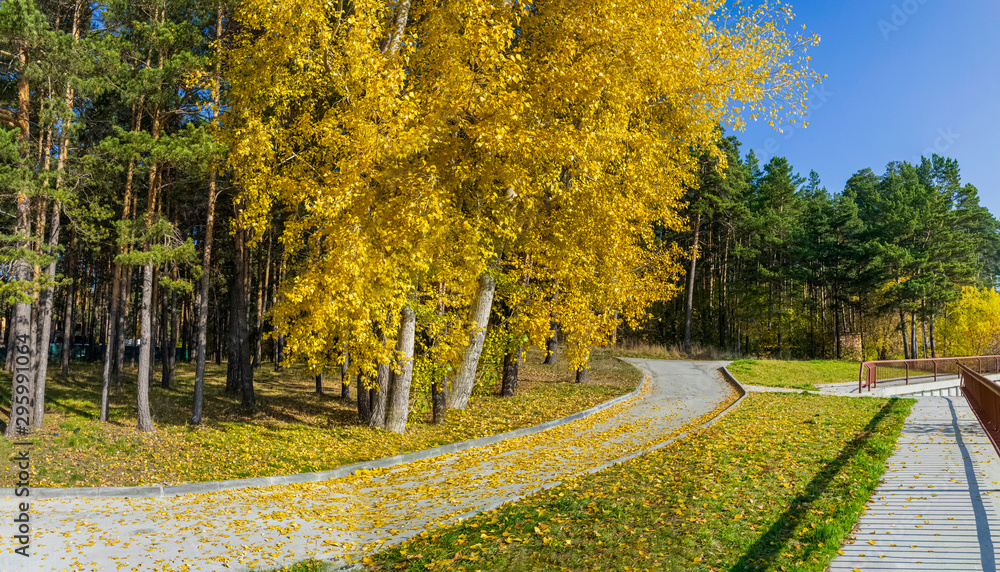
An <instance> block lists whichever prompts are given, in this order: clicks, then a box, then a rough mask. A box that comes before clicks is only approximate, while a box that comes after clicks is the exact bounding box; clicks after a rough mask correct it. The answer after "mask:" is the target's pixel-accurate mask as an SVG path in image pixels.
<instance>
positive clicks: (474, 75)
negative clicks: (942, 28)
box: [224, 0, 818, 367]
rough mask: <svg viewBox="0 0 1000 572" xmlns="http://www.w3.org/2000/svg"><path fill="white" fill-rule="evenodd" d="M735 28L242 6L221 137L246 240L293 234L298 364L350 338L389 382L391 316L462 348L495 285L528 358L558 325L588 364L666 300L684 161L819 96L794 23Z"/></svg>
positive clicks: (603, 6) (613, 11) (358, 7)
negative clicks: (516, 288) (510, 287)
mask: <svg viewBox="0 0 1000 572" xmlns="http://www.w3.org/2000/svg"><path fill="white" fill-rule="evenodd" d="M342 9H343V10H344V11H341V10H342ZM405 9H409V13H402V12H400V11H401V10H405ZM725 10H726V9H724V8H723V3H722V2H721V1H720V0H669V1H665V2H652V1H646V0H627V1H626V2H624V3H623V2H621V1H620V0H614V1H612V0H596V1H592V2H546V3H541V4H539V3H523V2H508V1H501V0H492V1H490V0H454V1H451V2H447V3H437V2H430V1H427V0H413V1H412V2H394V3H386V2H379V1H375V0H356V1H355V2H352V3H349V4H343V3H334V2H326V1H319V0H309V1H306V2H301V1H295V2H292V1H290V0H279V1H273V0H247V1H245V2H242V3H241V4H240V9H239V12H238V14H237V19H238V20H239V22H240V24H239V28H238V29H239V32H238V33H237V34H235V35H234V37H233V42H232V45H231V49H230V50H229V52H228V54H227V56H226V57H227V61H228V70H229V71H228V75H227V78H228V81H229V83H230V86H231V89H230V95H231V98H232V100H231V102H230V106H229V113H228V114H227V116H226V118H225V120H224V121H225V125H226V130H227V135H226V139H227V141H228V143H229V145H230V148H231V150H232V151H231V154H230V158H231V166H232V168H233V170H234V172H235V174H236V176H237V180H238V181H239V184H240V186H241V188H242V189H243V196H244V198H245V199H246V204H247V219H246V223H247V224H248V225H250V226H252V227H253V228H254V229H256V231H257V236H261V235H262V234H263V231H264V229H265V228H266V227H267V225H268V224H269V221H270V220H271V219H270V215H271V210H272V208H273V207H280V208H283V209H285V210H286V212H287V213H288V216H289V217H290V219H291V220H290V221H289V222H288V223H287V224H286V226H285V228H284V232H283V235H282V241H283V243H284V245H285V248H286V253H287V260H288V262H289V264H290V268H289V272H290V274H289V280H287V281H286V284H287V285H286V286H285V287H284V289H283V295H282V299H281V302H280V303H279V304H278V305H277V306H276V308H275V319H276V323H277V324H278V327H279V329H280V330H281V331H284V332H286V333H288V334H289V338H288V344H289V345H288V350H289V352H290V353H291V354H293V355H298V356H299V357H301V358H303V359H308V360H310V363H312V364H318V363H324V362H328V361H330V359H331V356H336V355H339V353H340V351H341V349H342V347H341V346H340V345H339V344H342V343H343V342H344V341H345V340H346V341H348V343H349V344H350V350H351V351H352V352H353V353H354V354H355V355H357V356H358V357H359V358H360V359H359V360H358V361H357V362H356V363H358V364H363V365H364V366H365V367H370V364H372V363H373V362H374V361H375V360H378V361H383V362H385V361H387V360H388V359H389V358H390V357H391V356H390V351H389V350H388V349H387V348H391V347H393V343H392V340H391V339H390V340H389V341H387V342H385V343H383V342H382V341H381V339H380V334H379V331H376V330H380V331H381V332H385V333H387V334H388V335H389V337H390V338H392V337H393V335H394V333H393V332H394V330H395V326H396V321H395V320H396V319H397V317H398V315H399V311H398V310H399V308H401V307H402V306H403V305H404V304H414V305H423V306H425V307H426V309H427V311H426V312H424V313H423V314H424V315H429V314H430V313H431V312H433V311H437V310H438V309H439V308H440V307H442V305H443V307H444V308H445V309H446V312H447V314H448V315H449V316H452V318H450V319H451V320H452V327H449V328H448V331H456V330H462V329H463V328H462V327H461V326H467V324H462V321H463V320H464V316H465V315H466V308H467V307H468V305H469V303H470V299H471V297H472V295H473V292H474V288H475V283H476V277H477V276H478V275H479V274H480V273H482V272H484V271H490V272H492V273H494V274H499V273H508V274H510V275H511V276H512V277H515V278H516V279H514V280H513V281H514V282H517V283H521V284H524V285H525V287H524V291H523V292H519V293H514V294H513V296H514V299H512V300H511V301H510V303H511V307H517V308H518V309H519V318H518V319H519V320H520V322H519V324H518V328H519V329H521V330H522V331H525V332H526V333H527V334H528V335H529V337H530V339H531V341H532V342H533V343H537V344H541V343H543V342H544V340H545V338H546V337H548V333H549V332H548V325H549V321H550V319H551V318H552V316H553V315H554V316H555V318H556V321H557V322H560V323H561V324H563V325H564V326H566V329H565V330H564V331H565V332H566V334H567V337H568V339H569V342H570V345H571V348H570V350H569V354H568V355H569V356H570V357H571V361H572V365H577V364H579V363H582V362H583V361H584V360H585V359H586V355H587V349H588V348H589V347H591V346H593V345H595V344H596V343H599V342H600V341H601V340H603V339H605V338H607V337H608V336H609V334H610V332H612V331H613V328H614V326H615V323H616V321H617V317H615V313H616V312H619V314H620V315H621V316H624V317H627V318H637V317H639V316H641V315H642V314H643V313H644V311H645V309H646V307H647V306H648V304H649V303H650V302H651V301H653V300H657V299H668V298H669V297H671V296H672V295H674V294H675V293H676V291H677V288H676V287H675V286H674V285H673V282H674V278H675V277H676V276H677V274H678V273H679V272H680V267H679V265H678V260H679V257H680V252H679V251H678V250H677V249H675V248H673V247H672V246H671V245H669V244H663V243H662V240H661V237H660V236H659V235H658V234H657V233H656V231H655V229H656V228H678V225H679V224H680V220H679V218H678V215H677V211H678V209H679V208H680V206H681V205H680V198H681V196H682V194H683V190H684V188H685V185H686V184H688V183H690V182H691V180H692V175H693V169H694V168H695V167H696V162H695V161H694V160H693V158H692V154H691V151H692V150H693V149H694V150H696V149H699V148H711V147H712V146H713V142H714V140H715V137H716V126H717V125H718V124H719V123H725V124H730V125H736V126H738V125H739V122H740V120H739V112H741V111H742V110H743V108H744V107H745V108H747V109H749V110H752V111H754V112H760V113H764V114H765V115H767V116H768V117H775V118H777V117H780V116H783V115H785V114H786V113H787V112H788V111H789V109H787V108H785V107H784V105H785V102H793V103H798V104H801V102H802V101H803V100H804V95H805V93H806V89H807V88H808V87H809V86H810V85H811V84H812V83H813V82H815V81H817V80H818V78H817V77H816V75H815V74H814V73H813V72H811V71H810V70H809V68H808V65H807V64H805V61H804V60H801V59H796V58H797V57H798V55H797V52H795V51H794V50H795V49H797V47H798V46H802V45H805V44H809V43H811V42H812V41H813V40H814V39H810V38H807V39H800V38H791V37H789V36H787V35H786V33H785V32H784V31H783V24H781V23H780V22H777V21H779V20H786V19H787V18H789V17H790V15H791V14H790V12H789V11H788V10H787V9H786V7H785V6H784V5H782V4H775V5H770V4H769V3H767V2H765V3H764V4H763V5H761V6H760V7H758V8H755V9H753V10H748V11H736V12H733V13H731V14H730V13H728V12H726V11H725ZM390 22H391V24H390ZM786 23H787V22H786ZM397 24H403V25H402V26H399V25H397ZM400 31H401V35H397V32H400ZM397 43H398V46H399V49H398V51H394V50H393V49H391V46H394V45H397ZM417 313H418V315H420V314H421V312H420V311H418V312H417ZM387 316H388V318H387ZM373 325H380V326H381V327H380V328H374V327H373ZM420 328H422V326H421V325H420V324H418V329H420ZM454 343H458V344H461V343H463V341H462V339H461V337H459V338H457V339H456V340H455V342H454ZM439 353H440V357H439V359H440V360H442V361H448V360H454V356H455V355H456V353H455V352H448V351H442V352H439Z"/></svg>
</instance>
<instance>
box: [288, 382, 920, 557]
mask: <svg viewBox="0 0 1000 572" xmlns="http://www.w3.org/2000/svg"><path fill="white" fill-rule="evenodd" d="M912 403H913V401H912V400H882V399H874V398H837V397H822V396H816V395H799V394H751V395H749V396H748V397H747V398H746V399H745V400H744V401H743V403H742V404H741V405H740V406H739V407H737V408H736V410H734V412H733V413H732V414H730V415H729V416H727V417H725V418H723V419H722V420H721V421H720V422H719V423H718V424H716V425H714V426H713V427H712V428H710V429H709V430H707V431H705V432H702V433H700V434H698V435H696V436H694V437H692V438H689V439H685V440H682V441H680V442H677V443H674V444H672V445H670V446H668V447H666V448H664V449H662V450H661V451H659V452H656V453H653V454H649V455H646V456H643V457H640V458H638V459H636V460H634V461H630V462H628V463H626V464H624V465H620V466H616V467H613V468H611V469H608V470H605V471H603V472H600V473H597V474H595V475H589V476H585V477H581V478H579V479H576V480H573V481H571V482H568V483H567V484H565V485H562V486H559V487H556V488H554V489H551V490H549V491H546V492H543V493H540V494H537V495H534V496H531V497H528V498H526V499H524V500H522V501H519V502H516V503H512V504H508V505H505V506H503V507H501V508H500V509H497V510H495V511H492V512H489V513H485V514H481V515H478V516H476V517H473V518H470V519H468V520H466V521H464V522H463V523H461V524H459V525H456V526H453V527H448V528H442V529H436V530H432V531H429V532H425V533H424V534H422V535H421V537H419V538H417V539H414V540H412V541H409V542H406V543H404V544H402V545H400V546H397V547H394V548H391V549H389V550H387V551H386V552H383V553H380V554H378V555H376V556H374V557H372V558H370V559H368V560H367V563H368V565H369V566H370V567H371V568H373V569H375V570H380V571H387V570H412V571H423V570H470V571H471V570H511V571H513V570H572V571H585V570H621V571H626V570H664V571H669V570H782V571H785V570H796V571H809V570H815V571H822V570H824V569H825V568H826V566H827V564H828V562H829V560H830V558H831V557H832V556H833V555H834V554H835V553H836V551H837V549H838V548H839V546H840V544H841V542H842V540H843V539H844V538H845V536H846V535H847V534H848V532H849V531H850V530H851V528H852V527H853V525H854V523H855V522H856V520H857V518H858V516H859V515H860V513H861V510H862V509H863V507H864V504H865V502H866V500H867V499H868V498H869V496H870V494H871V492H872V490H873V489H874V487H875V486H876V485H877V483H878V480H879V477H880V475H881V474H882V473H883V471H884V464H885V461H886V459H887V458H888V456H889V455H890V454H891V452H892V450H893V449H894V444H895V441H896V438H897V436H898V434H899V430H900V428H901V427H902V424H903V421H904V420H905V418H906V415H907V414H908V413H909V410H910V407H911V406H912ZM305 566H306V565H303V568H301V569H302V570H309V568H308V567H305Z"/></svg>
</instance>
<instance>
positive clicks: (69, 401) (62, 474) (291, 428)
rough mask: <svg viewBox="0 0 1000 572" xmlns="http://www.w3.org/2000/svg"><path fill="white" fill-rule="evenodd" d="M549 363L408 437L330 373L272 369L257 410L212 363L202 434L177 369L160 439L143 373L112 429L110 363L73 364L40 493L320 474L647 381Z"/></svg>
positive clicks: (158, 391)
mask: <svg viewBox="0 0 1000 572" xmlns="http://www.w3.org/2000/svg"><path fill="white" fill-rule="evenodd" d="M541 361H542V356H541V354H540V353H539V352H537V351H536V352H530V353H529V354H528V356H527V358H526V360H525V366H524V367H523V368H522V370H521V375H520V381H519V384H518V394H517V395H516V396H515V397H513V398H507V399H500V398H497V397H494V396H491V395H478V396H476V397H474V398H473V400H472V401H471V402H470V406H469V407H468V408H467V409H466V410H465V411H449V414H448V415H449V417H448V422H447V423H446V424H445V425H442V426H434V425H430V424H429V423H426V422H424V421H429V419H430V414H429V411H428V404H427V402H426V400H425V399H421V398H416V399H414V405H413V412H412V414H411V422H410V424H409V426H408V429H407V434H406V435H395V434H392V433H387V432H380V431H375V430H371V429H369V428H367V427H365V426H362V425H359V424H358V422H357V414H356V404H355V402H354V399H353V398H354V397H355V389H354V388H353V387H352V388H351V397H352V399H351V400H350V401H348V402H344V401H342V400H340V399H339V398H338V396H339V394H340V381H339V376H336V375H328V376H326V377H327V379H326V387H325V389H326V392H327V393H326V394H325V395H322V396H321V395H317V394H316V393H315V381H314V380H313V378H312V377H310V376H307V375H305V373H304V372H303V371H302V370H299V369H291V370H285V371H284V372H280V373H274V372H273V371H272V368H271V366H270V364H265V365H264V366H263V367H261V368H259V369H258V370H257V371H256V373H255V380H254V383H255V387H256V389H257V400H258V407H257V408H256V409H255V410H253V411H246V410H243V409H241V408H240V407H239V402H238V398H236V397H233V396H229V395H225V393H224V392H223V387H224V385H225V366H224V365H223V366H215V365H214V364H209V368H208V372H207V376H206V377H207V380H206V393H205V417H204V423H203V425H202V426H201V427H199V428H194V427H191V426H190V425H188V423H187V421H188V419H189V416H190V409H191V396H192V394H193V390H192V387H193V384H194V370H193V364H190V365H188V364H178V366H179V371H178V374H177V383H176V384H175V387H174V388H173V389H169V390H166V389H162V388H160V386H159V383H158V381H159V379H158V376H157V379H156V382H157V383H154V385H153V387H152V388H151V396H150V402H151V407H152V412H153V419H154V420H155V421H156V424H157V432H156V433H154V434H143V433H140V432H139V431H137V430H136V428H135V393H134V384H135V374H134V370H133V373H132V374H131V376H126V387H127V389H126V391H125V392H124V393H123V394H121V395H118V396H115V397H114V398H113V399H112V405H111V410H110V416H109V417H110V422H109V423H107V424H103V425H102V424H100V423H99V422H98V421H97V420H96V419H97V413H98V408H99V398H100V373H101V370H100V366H99V364H81V365H76V364H74V368H73V369H72V370H71V375H70V379H69V380H60V379H58V378H57V376H53V375H50V376H49V378H48V381H47V386H46V406H47V407H46V416H45V427H44V429H43V430H42V431H40V432H39V433H36V434H34V435H33V436H32V440H33V441H34V443H35V446H34V448H33V450H32V464H33V470H34V475H33V481H34V484H35V486H39V487H65V486H132V485H144V484H178V483H184V482H200V481H215V480H226V479H238V478H247V477H259V476H274V475H286V474H295V473H303V472H312V471H322V470H327V469H332V468H335V467H338V466H342V465H347V464H351V463H357V462H361V461H367V460H372V459H378V458H382V457H387V456H391V455H396V454H400V453H405V452H409V451H415V450H420V449H426V448H429V447H434V446H437V445H442V444H446V443H453V442H457V441H462V440H466V439H472V438H476V437H482V436H486V435H492V434H496V433H501V432H504V431H508V430H512V429H516V428H520V427H526V426H531V425H535V424H538V423H542V422H544V421H548V420H551V419H558V418H560V417H564V416H566V415H569V414H571V413H575V412H577V411H581V410H583V409H586V408H588V407H592V406H594V405H596V404H598V403H601V402H604V401H606V400H608V399H612V398H614V397H616V396H619V395H622V394H624V393H627V392H629V391H631V390H632V389H634V388H635V387H636V386H637V384H638V382H639V380H640V374H639V372H638V371H637V370H635V369H634V368H632V367H631V366H628V365H626V364H623V363H621V362H620V361H618V360H615V359H614V358H613V357H611V353H610V352H609V351H606V350H597V351H595V354H594V357H593V361H592V369H591V374H590V382H589V383H587V384H583V385H581V384H575V383H572V381H573V379H574V373H573V372H571V371H569V370H568V369H567V368H566V365H565V364H564V363H560V364H556V365H551V366H546V365H541ZM53 369H56V372H58V369H57V368H53ZM157 369H158V368H157ZM50 371H52V369H50ZM5 375H6V377H5ZM0 388H8V389H7V393H6V395H3V394H0V403H10V397H9V395H10V394H9V388H10V378H9V374H0ZM4 416H6V415H4ZM0 455H3V456H4V457H5V458H8V459H9V458H10V457H11V456H12V455H13V449H12V448H11V445H10V443H9V442H7V441H4V440H0ZM11 478H12V475H11V474H10V473H9V472H7V473H5V474H3V475H2V476H0V486H5V487H9V486H12V482H11Z"/></svg>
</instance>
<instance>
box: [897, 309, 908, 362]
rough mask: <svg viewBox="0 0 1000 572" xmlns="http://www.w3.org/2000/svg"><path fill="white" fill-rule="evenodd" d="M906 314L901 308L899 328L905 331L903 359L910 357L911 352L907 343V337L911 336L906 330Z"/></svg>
mask: <svg viewBox="0 0 1000 572" xmlns="http://www.w3.org/2000/svg"><path fill="white" fill-rule="evenodd" d="M906 329H907V328H906V315H905V314H904V313H903V310H902V309H900V310H899V330H900V331H901V332H902V333H903V359H910V352H909V349H908V346H907V345H906V338H907V337H908V336H909V334H908V332H907V331H906Z"/></svg>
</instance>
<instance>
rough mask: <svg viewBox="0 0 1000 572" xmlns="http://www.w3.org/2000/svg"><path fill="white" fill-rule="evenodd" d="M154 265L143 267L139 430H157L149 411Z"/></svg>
mask: <svg viewBox="0 0 1000 572" xmlns="http://www.w3.org/2000/svg"><path fill="white" fill-rule="evenodd" d="M152 304H153V265H152V264H146V265H145V266H143V267H142V308H141V309H140V311H139V316H140V319H141V320H142V327H141V328H140V329H141V330H142V331H141V332H140V336H141V338H140V342H139V373H138V376H137V377H136V405H137V406H138V417H139V427H138V429H139V431H155V430H156V427H155V426H154V425H153V417H152V415H150V412H149V372H150V365H149V364H150V360H151V357H152V356H151V352H152V349H153V348H152V347H151V346H152V345H153V321H152V319H151V316H150V314H151V312H152V308H151V306H152Z"/></svg>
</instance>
